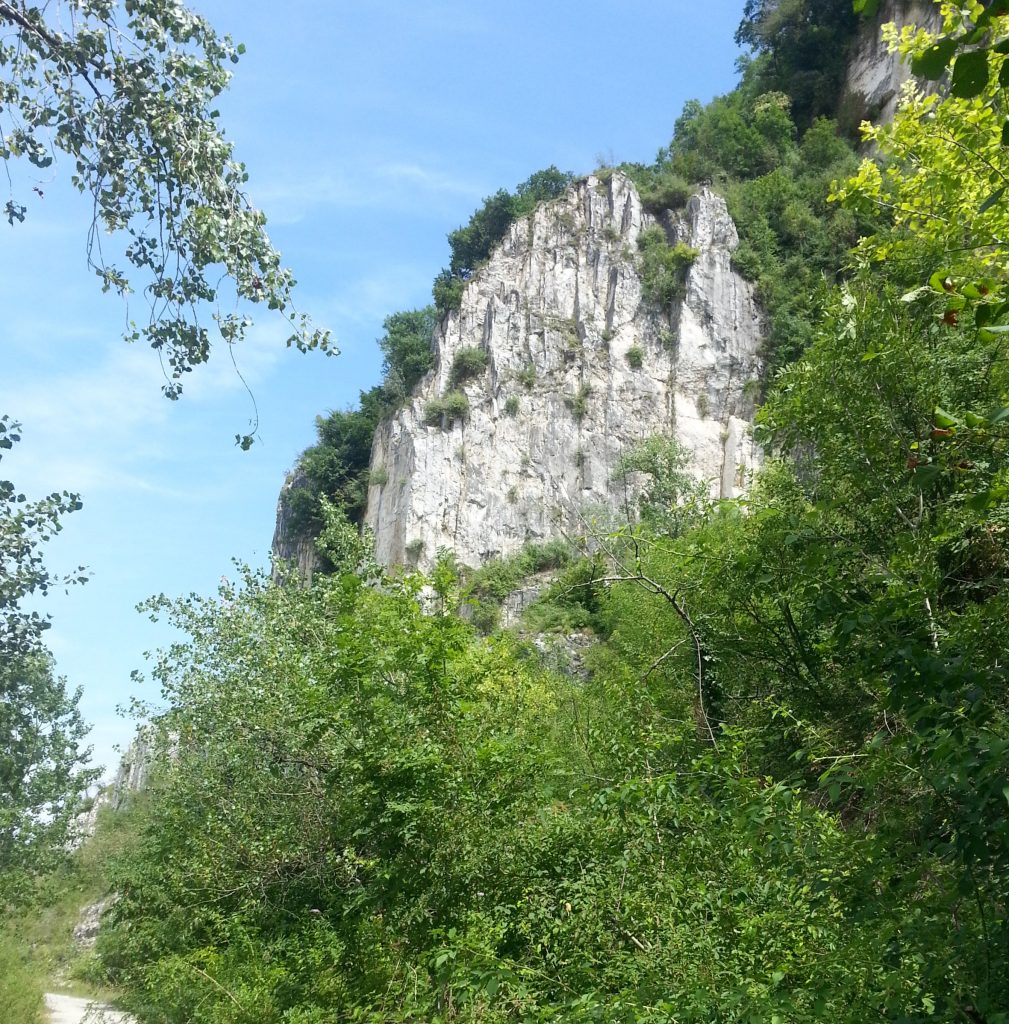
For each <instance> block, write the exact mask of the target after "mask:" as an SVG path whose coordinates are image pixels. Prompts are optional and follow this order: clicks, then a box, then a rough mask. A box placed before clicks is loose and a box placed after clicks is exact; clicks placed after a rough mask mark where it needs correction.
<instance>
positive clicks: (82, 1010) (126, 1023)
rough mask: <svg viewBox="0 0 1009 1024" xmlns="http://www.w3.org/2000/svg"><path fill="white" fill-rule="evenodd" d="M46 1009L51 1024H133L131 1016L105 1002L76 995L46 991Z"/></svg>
mask: <svg viewBox="0 0 1009 1024" xmlns="http://www.w3.org/2000/svg"><path fill="white" fill-rule="evenodd" d="M46 1009H47V1010H48V1011H49V1020H50V1021H51V1022H52V1024H133V1018H132V1017H130V1016H128V1015H127V1014H125V1013H121V1012H120V1011H119V1010H113V1009H112V1007H111V1006H107V1005H106V1004H105V1003H96V1002H95V1001H94V1000H93V999H78V998H77V997H76V996H63V995H55V994H54V993H52V992H47V993H46Z"/></svg>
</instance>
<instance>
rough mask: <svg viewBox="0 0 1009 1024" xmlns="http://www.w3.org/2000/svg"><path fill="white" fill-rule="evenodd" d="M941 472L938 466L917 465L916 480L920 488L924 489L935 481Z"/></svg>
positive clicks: (915, 470)
mask: <svg viewBox="0 0 1009 1024" xmlns="http://www.w3.org/2000/svg"><path fill="white" fill-rule="evenodd" d="M941 473H942V470H941V469H940V468H939V467H938V466H933V465H928V466H915V468H914V480H915V483H916V484H917V485H918V486H919V487H920V488H922V489H924V488H926V487H928V486H929V485H930V484H933V483H935V481H936V480H937V479H938V478H939V476H940V474H941Z"/></svg>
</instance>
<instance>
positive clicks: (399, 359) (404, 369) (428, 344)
mask: <svg viewBox="0 0 1009 1024" xmlns="http://www.w3.org/2000/svg"><path fill="white" fill-rule="evenodd" d="M436 323H437V319H436V316H435V310H434V308H433V307H431V306H426V307H425V308H424V309H414V310H409V311H405V312H401V313H393V314H392V316H389V317H386V319H385V322H384V323H383V324H382V326H383V327H384V328H385V335H384V336H383V337H382V339H381V341H379V343H378V346H379V348H380V349H381V350H382V354H383V355H384V356H385V363H384V364H383V374H384V378H383V384H384V385H385V388H386V390H387V391H388V392H389V394H390V395H391V396H392V395H395V396H396V397H397V398H400V399H402V398H405V397H406V396H407V395H409V394H410V392H412V391H413V389H414V388H415V387H416V386H417V385H418V384H419V383H420V380H421V378H422V377H423V376H424V374H425V373H427V371H428V370H430V369H431V367H432V365H434V350H433V345H434V328H435V324H436Z"/></svg>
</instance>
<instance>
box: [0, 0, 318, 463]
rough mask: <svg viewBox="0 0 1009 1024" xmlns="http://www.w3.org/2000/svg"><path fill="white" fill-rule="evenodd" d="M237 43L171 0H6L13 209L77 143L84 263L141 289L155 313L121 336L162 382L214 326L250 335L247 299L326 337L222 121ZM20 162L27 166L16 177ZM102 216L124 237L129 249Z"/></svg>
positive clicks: (20, 208)
mask: <svg viewBox="0 0 1009 1024" xmlns="http://www.w3.org/2000/svg"><path fill="white" fill-rule="evenodd" d="M242 50H243V47H241V46H236V45H235V44H234V43H232V41H231V40H230V39H229V38H228V37H219V36H218V35H217V34H216V33H215V32H214V31H213V29H212V28H211V27H210V25H209V24H208V23H207V22H206V21H205V20H204V19H203V18H201V17H199V16H198V15H196V14H194V13H193V12H192V11H190V10H188V9H187V8H186V7H185V6H184V5H183V4H181V3H179V2H178V0H122V2H119V0H75V2H72V3H71V2H69V0H58V2H54V3H48V4H45V5H43V6H41V7H40V6H35V5H32V4H29V3H27V2H25V0H2V2H0V67H2V69H3V82H2V83H0V98H2V108H3V112H4V120H5V125H4V134H3V139H2V142H0V156H2V157H3V159H4V160H5V161H6V163H7V165H8V173H9V174H10V175H11V177H10V178H9V181H10V193H9V197H8V199H7V201H6V206H5V214H6V217H7V220H8V222H9V223H10V224H12V225H13V224H15V223H16V222H21V221H23V220H25V218H26V217H28V216H29V215H30V210H31V206H30V204H31V202H32V200H33V198H34V197H33V195H32V192H33V191H34V192H36V193H39V194H41V189H40V184H41V182H40V181H39V180H38V177H37V176H38V172H39V171H41V170H43V169H45V168H48V167H49V166H50V165H51V164H53V163H54V161H57V160H59V159H60V158H61V157H63V158H67V159H69V163H70V168H71V172H72V173H71V181H72V182H73V184H74V185H75V186H76V187H77V188H78V189H79V190H80V191H81V192H82V193H84V194H85V195H86V196H87V197H89V199H90V200H91V201H92V202H93V204H94V221H93V224H92V228H91V231H90V232H89V235H88V243H87V258H88V264H89V266H91V267H92V268H93V269H94V271H95V273H96V274H97V275H98V277H99V279H100V281H101V283H102V288H103V289H104V290H106V291H108V290H112V291H115V292H118V293H119V294H121V295H123V296H126V295H129V294H131V293H133V292H139V293H141V294H142V295H143V296H144V299H145V302H146V305H147V308H148V315H147V319H146V322H143V323H140V324H135V323H133V322H131V324H130V327H129V330H128V332H127V337H128V339H129V340H135V339H139V338H143V339H144V340H145V341H146V342H147V343H148V344H150V345H151V347H152V348H154V349H155V350H156V351H157V352H158V354H159V356H160V357H161V360H162V363H163V366H164V369H165V375H166V383H165V385H164V392H165V394H166V395H167V396H168V397H169V398H178V397H179V395H180V393H181V390H182V380H183V378H184V376H185V375H186V374H187V373H188V372H190V371H191V370H192V369H193V367H195V366H197V365H199V364H201V363H204V362H206V360H207V358H208V357H209V354H210V347H211V334H212V330H211V328H212V326H214V325H216V332H217V334H218V336H219V337H220V339H221V340H222V341H224V342H225V343H227V344H229V345H232V344H236V343H237V342H239V341H240V340H241V339H242V337H243V336H244V333H245V330H246V328H247V326H248V323H249V321H248V319H247V317H246V316H245V314H244V313H243V312H241V308H242V306H243V305H244V304H250V303H251V304H260V303H265V304H266V305H267V306H268V307H269V308H270V309H272V310H277V311H279V312H280V313H282V314H283V315H284V316H285V317H286V318H287V319H288V321H289V322H290V324H291V328H292V333H291V335H290V337H289V339H288V344H289V345H292V344H293V345H296V346H297V347H298V348H300V349H302V350H304V349H309V348H316V347H321V348H327V347H328V345H329V338H328V334H327V332H325V331H321V330H318V329H315V328H314V327H313V326H312V325H311V323H310V321H309V320H308V319H307V317H305V316H303V315H299V314H298V313H297V312H296V311H295V309H294V307H293V305H292V288H293V286H294V279H293V278H292V276H291V273H290V271H289V270H287V269H285V268H284V267H283V266H282V265H281V262H280V255H279V253H278V252H277V251H276V250H275V249H274V248H273V246H272V245H271V243H270V240H269V238H268V237H267V235H266V232H265V229H264V225H265V223H266V218H265V216H264V215H263V214H262V213H261V212H260V211H259V210H257V209H256V208H255V207H254V206H252V204H251V203H250V202H249V200H248V198H247V196H246V195H245V191H244V189H245V184H246V180H247V177H248V176H247V174H246V173H245V169H244V167H243V166H242V165H241V164H240V163H238V162H237V161H236V160H235V159H234V156H233V152H232V146H231V143H230V142H228V141H227V139H226V138H225V137H224V134H223V132H222V131H221V129H220V127H219V126H218V124H217V118H218V113H217V111H216V110H215V109H214V103H215V101H216V99H217V97H218V96H219V95H220V94H221V92H222V91H223V90H224V89H225V88H226V87H227V84H228V81H229V79H230V74H231V73H230V71H229V70H228V68H229V66H230V65H231V64H232V63H234V62H236V61H237V60H238V58H239V55H240V54H241V52H242ZM17 162H20V163H21V165H22V167H23V170H24V172H25V173H23V174H22V175H21V176H19V177H14V176H13V174H12V172H14V173H16V171H14V165H15V163H17ZM104 231H109V232H112V233H114V234H116V235H119V236H122V237H123V238H125V240H126V245H125V249H124V250H123V252H122V254H121V257H122V259H124V260H125V263H121V262H120V261H119V258H118V257H116V256H114V255H113V254H112V253H109V252H108V251H107V248H106V246H107V243H104V242H103V240H102V233H103V232H104ZM222 279H226V280H227V281H228V282H229V283H230V290H229V291H225V290H223V289H222V288H221V286H220V281H221V280H222ZM238 440H239V442H240V443H241V444H242V446H243V447H248V445H249V444H251V437H249V436H246V437H239V439H238Z"/></svg>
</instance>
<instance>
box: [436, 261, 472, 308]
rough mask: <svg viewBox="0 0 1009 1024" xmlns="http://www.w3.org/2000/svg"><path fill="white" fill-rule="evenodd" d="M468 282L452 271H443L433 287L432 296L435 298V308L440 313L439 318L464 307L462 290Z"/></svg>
mask: <svg viewBox="0 0 1009 1024" xmlns="http://www.w3.org/2000/svg"><path fill="white" fill-rule="evenodd" d="M465 286H466V282H465V280H464V279H463V278H462V277H457V276H456V275H455V274H453V273H452V271H451V270H443V271H442V272H441V273H440V274H439V275H438V276H437V277H436V278H435V279H434V284H433V285H432V286H431V295H432V296H433V298H434V308H435V309H436V310H437V311H438V316H439V317H444V316H445V315H446V314H447V313H449V312H452V311H454V310H457V309H458V308H459V307H460V306H461V305H462V290H463V288H464V287H465Z"/></svg>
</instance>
